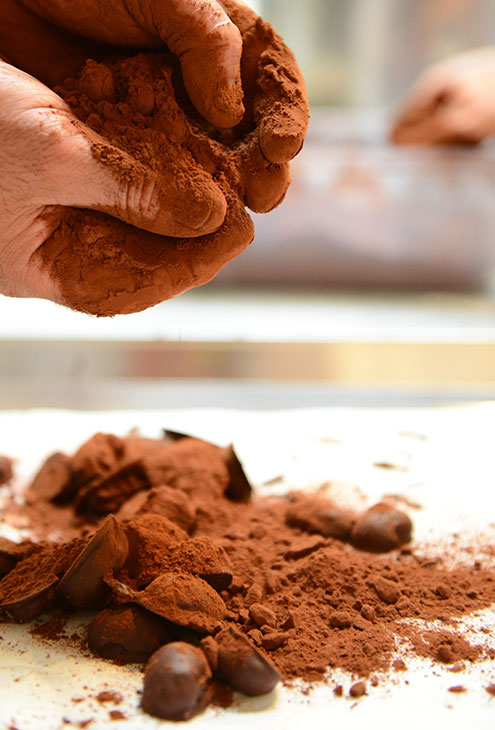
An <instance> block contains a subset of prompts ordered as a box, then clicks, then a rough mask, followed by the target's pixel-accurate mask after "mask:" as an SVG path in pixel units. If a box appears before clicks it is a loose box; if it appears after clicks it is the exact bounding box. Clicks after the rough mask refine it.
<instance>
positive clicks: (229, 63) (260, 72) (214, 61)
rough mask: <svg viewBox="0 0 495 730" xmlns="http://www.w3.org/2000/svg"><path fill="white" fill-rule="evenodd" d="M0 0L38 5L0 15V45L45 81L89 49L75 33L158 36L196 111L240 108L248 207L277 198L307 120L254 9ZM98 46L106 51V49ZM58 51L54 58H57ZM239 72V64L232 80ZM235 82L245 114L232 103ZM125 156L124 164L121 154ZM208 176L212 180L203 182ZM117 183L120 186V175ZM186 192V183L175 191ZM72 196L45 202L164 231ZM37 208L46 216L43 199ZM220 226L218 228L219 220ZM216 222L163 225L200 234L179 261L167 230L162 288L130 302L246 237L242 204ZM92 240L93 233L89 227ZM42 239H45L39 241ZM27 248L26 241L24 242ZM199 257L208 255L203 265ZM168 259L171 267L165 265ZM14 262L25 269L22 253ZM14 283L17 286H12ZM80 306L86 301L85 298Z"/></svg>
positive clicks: (230, 0)
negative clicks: (174, 59) (177, 65)
mask: <svg viewBox="0 0 495 730" xmlns="http://www.w3.org/2000/svg"><path fill="white" fill-rule="evenodd" d="M5 3H6V4H5ZM5 3H4V4H3V5H2V6H1V7H0V13H1V12H2V8H3V12H5V9H7V15H9V14H10V16H11V17H13V15H12V14H13V13H14V15H15V13H17V12H21V13H22V14H25V10H24V5H28V6H29V7H30V8H31V9H32V11H33V12H35V13H38V14H39V15H31V14H30V17H29V23H28V22H27V21H26V20H25V18H24V19H23V22H22V23H19V22H14V23H12V24H11V27H10V28H9V25H8V23H5V22H4V23H3V26H1V27H0V50H1V49H2V47H3V48H5V47H6V49H7V52H8V55H9V57H10V58H11V59H12V61H13V63H15V64H16V65H18V66H20V67H23V68H25V69H27V70H28V71H30V72H31V73H33V74H35V75H36V76H37V77H39V78H41V79H43V80H46V81H47V83H50V84H54V83H56V82H57V81H60V80H61V79H63V78H65V77H66V76H68V75H71V74H73V72H74V69H75V68H77V67H78V66H79V65H80V63H81V60H82V59H83V58H84V57H85V56H86V57H87V56H93V57H95V56H96V57H98V51H97V49H95V47H94V44H93V43H91V44H89V42H88V46H87V47H86V45H85V41H81V40H80V39H81V37H85V38H88V39H92V41H98V42H101V43H119V44H127V45H137V46H140V47H143V46H145V47H159V46H160V45H163V43H164V42H166V43H167V44H168V46H169V47H170V49H171V50H173V51H174V52H175V53H177V54H178V55H179V57H180V61H181V67H182V72H183V75H184V81H185V85H186V89H187V91H188V93H189V96H190V98H191V100H192V101H193V103H194V105H195V106H196V108H197V109H198V110H199V111H200V112H201V114H202V115H203V116H204V117H205V118H206V119H208V120H209V121H210V122H212V123H213V124H214V125H215V126H218V127H229V126H233V125H235V124H236V123H237V122H239V119H240V118H241V116H243V120H242V122H241V123H240V124H238V126H237V128H236V133H237V135H240V134H243V133H248V132H249V131H250V130H251V129H252V130H253V132H252V133H250V137H251V139H252V144H251V145H250V148H249V152H248V154H247V155H246V156H245V159H243V161H242V165H243V168H244V170H243V175H244V178H245V181H246V185H245V191H244V200H245V203H246V204H247V205H248V206H249V207H250V208H251V209H252V210H255V211H257V212H265V211H268V210H270V209H271V208H273V207H275V205H277V204H278V203H280V202H281V200H282V199H283V197H284V195H285V192H286V190H287V187H288V184H289V181H290V177H289V167H288V161H289V160H290V159H292V157H294V156H295V154H297V152H298V151H299V149H300V148H301V146H302V143H303V140H304V136H305V134H306V130H307V125H308V117H309V114H308V105H307V99H306V94H305V87H304V81H303V79H302V76H301V74H300V71H299V69H298V67H297V65H296V63H295V59H294V57H293V54H292V53H291V51H290V50H289V49H287V48H286V47H285V45H284V44H283V43H282V42H281V39H280V38H279V37H278V36H276V34H274V33H273V32H272V31H271V30H269V31H268V29H267V26H266V25H264V26H262V25H261V22H260V20H259V19H258V17H257V16H256V14H255V13H253V12H252V11H250V10H249V9H248V8H247V7H246V6H244V5H243V4H242V3H240V2H237V0H226V1H225V2H222V3H221V4H220V3H218V2H216V1H215V0H182V1H181V0H170V1H169V2H168V3H164V2H160V0H146V1H145V0H141V2H137V1H136V2H132V1H131V0H126V1H125V2H124V0H108V1H107V2H105V3H100V2H96V0H94V2H90V0H73V1H72V2H71V3H70V8H69V7H68V4H67V3H66V2H63V1H62V0H43V2H41V0H22V7H21V4H20V2H19V1H18V0H5ZM9 7H10V10H9ZM225 11H227V13H228V16H227V15H226V13H225ZM40 17H42V18H44V19H46V20H47V21H50V23H55V24H56V25H58V26H59V27H62V28H64V29H65V32H61V31H58V30H56V29H55V28H54V26H52V25H48V24H47V23H45V22H44V21H42V20H40ZM229 17H230V18H231V20H232V21H233V22H231V20H230V19H229ZM14 19H15V18H14ZM7 20H8V18H7ZM26 25H29V28H30V38H31V42H30V43H29V44H26V43H25V42H24V37H23V36H19V35H17V36H16V31H17V29H18V28H19V27H21V28H22V29H23V31H24V30H25V28H26ZM2 27H3V29H4V34H3V36H2V34H1V29H2ZM69 32H70V33H72V34H74V33H75V34H77V36H78V38H77V40H75V37H74V35H71V36H69V35H66V33H69ZM33 48H35V49H37V53H36V54H35V56H34V57H33V55H32V53H31V50H32V49H33ZM90 49H91V52H90ZM106 50H107V52H108V49H106ZM28 51H29V53H27V52H28ZM241 52H242V63H241V62H240V60H241V59H240V56H241ZM26 53H27V55H26ZM100 53H101V49H100ZM62 59H63V64H61V61H62ZM206 61H208V63H206ZM240 74H242V86H241V83H240V78H241V75H240ZM243 92H244V94H245V96H244V105H245V107H246V111H245V114H243V113H244V107H243V104H242V94H243ZM79 128H80V127H79ZM86 137H87V131H86ZM234 137H235V135H234ZM127 158H128V156H127ZM92 164H94V161H92ZM127 164H131V162H130V160H129V159H127ZM114 172H115V173H117V172H118V171H117V170H115V171H114ZM203 174H206V173H204V172H203ZM124 177H125V174H124ZM211 184H212V185H214V183H213V182H212V183H211ZM160 187H161V188H163V187H164V186H163V185H160ZM120 188H121V189H124V190H125V189H126V187H125V185H122V182H121V181H120ZM186 193H187V191H185V193H184V195H185V194H186ZM219 195H220V197H219ZM132 199H133V198H132V196H131V200H132ZM80 201H81V202H73V203H63V202H60V201H59V200H57V201H51V205H52V206H53V205H54V204H55V205H58V206H60V205H77V206H79V207H92V208H95V209H97V210H105V211H106V212H109V213H111V214H112V215H114V216H118V217H120V218H121V219H122V220H127V221H129V222H132V223H134V225H138V226H140V227H142V228H146V229H147V230H152V231H156V232H158V233H161V234H162V235H165V234H167V231H166V230H165V229H164V228H161V229H160V230H159V229H158V228H157V227H156V226H155V227H150V225H149V224H145V225H143V222H140V221H139V218H137V217H136V215H135V214H134V215H132V216H131V217H133V218H134V220H131V219H130V218H129V216H127V217H126V215H122V213H121V209H122V207H123V206H122V205H121V204H119V205H118V206H115V205H114V206H109V205H106V206H104V205H101V204H99V203H97V204H95V203H94V202H93V203H91V204H88V203H85V202H82V200H81V198H80ZM134 202H135V203H136V205H137V207H138V208H140V209H141V210H142V208H143V204H142V203H140V202H139V200H135V201H134ZM209 202H210V204H211V214H212V215H211V220H210V221H209V222H210V223H211V222H212V221H213V220H215V216H218V217H220V216H219V211H220V209H221V208H222V207H223V211H225V201H224V199H223V198H222V197H221V193H219V191H218V189H214V188H211V187H210V196H209ZM236 207H237V208H238V207H239V206H238V205H237V206H236ZM182 208H184V206H182ZM119 209H120V212H119ZM203 212H204V209H203ZM43 215H44V216H45V218H46V209H45V208H44V209H43ZM61 215H62V213H61V211H60V209H58V208H57V209H55V210H54V209H53V208H50V227H47V225H46V223H44V225H43V227H42V230H43V232H47V233H49V228H50V229H55V228H56V227H57V222H56V221H57V220H60V217H61ZM45 218H44V220H45ZM193 218H194V215H193ZM220 223H221V220H219V221H217V225H216V227H218V225H219V224H220ZM119 225H121V229H122V230H121V233H122V238H123V239H125V240H127V239H129V238H132V237H133V234H132V229H129V227H125V226H124V228H122V226H123V224H119ZM232 225H235V226H239V227H238V230H237V234H235V231H233V230H232ZM229 226H230V229H229V230H228V231H227V230H222V229H227V228H229ZM222 229H220V230H219V231H218V232H217V233H216V234H214V235H204V234H206V233H208V231H209V230H211V229H210V227H209V226H208V225H206V226H203V227H202V228H201V229H199V228H198V230H197V231H196V233H195V234H191V233H188V234H185V233H182V234H179V233H172V232H168V235H169V236H174V235H175V236H178V235H183V236H187V237H191V236H192V235H197V236H201V242H202V245H201V246H200V247H199V246H198V248H197V249H195V253H193V252H192V249H190V248H189V247H188V251H189V252H190V254H191V255H190V257H189V258H188V260H187V261H186V262H185V263H184V266H183V267H182V270H181V267H180V263H179V256H178V253H177V252H178V249H179V248H180V247H181V246H182V244H178V245H177V246H175V245H174V244H173V242H171V241H170V239H169V240H168V242H165V241H163V250H162V252H161V256H160V262H161V263H160V267H161V274H160V275H159V276H158V274H157V272H155V274H154V277H153V279H154V280H156V279H157V278H158V279H160V280H161V282H162V290H161V291H162V293H161V295H159V294H158V293H157V291H158V289H157V287H156V286H155V291H154V293H152V292H148V294H149V296H145V294H146V292H141V295H140V298H138V297H137V298H136V302H135V309H142V308H144V307H145V306H150V305H151V304H152V303H156V302H157V301H160V298H161V299H165V298H168V297H169V296H174V295H176V294H178V293H180V292H181V291H184V290H186V289H188V288H190V287H191V286H197V285H199V284H201V283H204V282H205V281H207V280H209V279H210V278H211V277H212V275H214V274H215V273H216V272H217V271H218V270H220V268H222V266H223V265H225V263H227V261H228V260H230V259H231V258H232V257H233V256H234V255H237V254H238V253H240V251H242V250H243V249H244V248H245V247H246V245H248V243H249V242H250V240H251V238H252V224H250V223H249V219H248V218H247V216H246V214H245V213H243V212H241V211H239V210H236V211H235V214H233V215H231V216H230V220H229V221H226V222H225V226H224V227H222ZM62 230H63V226H62V227H60V228H59V229H58V234H59V235H58V241H57V246H55V248H57V247H60V245H62V244H61V240H60V238H61V231H62ZM99 230H100V232H101V235H103V231H107V233H108V223H107V222H106V221H103V220H99ZM155 238H156V237H148V239H149V241H148V245H149V247H150V250H151V246H152V241H153V245H154V246H155V247H156V246H158V245H159V241H158V239H157V240H156V241H155ZM36 240H37V245H38V246H39V247H41V244H43V242H44V241H43V235H42V234H41V233H40V234H39V235H38V236H37V239H36ZM95 240H96V241H98V240H100V239H98V237H97V236H96V237H95ZM229 247H230V249H229ZM44 248H45V249H46V245H45V247H44ZM52 248H53V247H52ZM28 250H29V251H32V245H31V246H30V247H28ZM57 250H58V249H57ZM38 251H39V249H38ZM39 260H40V259H39V256H37V255H34V254H31V257H30V258H29V261H30V265H31V266H33V265H34V263H35V262H36V266H37V267H39ZM205 261H207V262H208V265H207V266H206V271H205V270H204V269H205ZM169 264H171V267H170V271H169V272H168V273H167V271H166V269H167V266H169ZM23 266H24V271H26V258H25V257H24V262H23ZM174 277H175V281H174V282H172V283H171V284H170V285H169V286H165V285H163V282H165V281H166V280H167V279H170V278H172V279H173V278H174ZM28 278H29V277H28ZM45 279H46V274H45ZM23 281H24V284H23V288H22V291H25V292H26V291H28V292H29V294H24V295H25V296H28V295H29V296H46V297H48V298H54V299H56V300H57V301H60V300H61V299H60V297H58V296H57V295H56V294H55V293H54V289H53V282H51V281H50V282H48V284H49V285H47V282H46V281H45V284H44V286H43V290H44V291H45V292H46V293H45V294H41V293H37V292H38V291H39V286H37V285H36V286H33V285H31V286H29V287H27V288H26V275H24V276H23ZM20 290H21V289H20V288H19V287H17V291H20ZM138 299H139V301H138ZM62 301H63V299H62ZM64 303H67V302H66V301H65V302H64ZM120 306H121V305H120V304H119V303H118V302H117V303H116V304H115V309H114V311H113V313H116V312H117V311H123V310H120V309H119V307H120ZM86 311H94V310H93V309H91V306H90V303H88V310H86ZM125 311H132V310H130V309H126V310H125Z"/></svg>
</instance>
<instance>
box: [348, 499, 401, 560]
mask: <svg viewBox="0 0 495 730" xmlns="http://www.w3.org/2000/svg"><path fill="white" fill-rule="evenodd" d="M411 533H412V522H411V520H410V519H409V517H408V516H407V515H406V514H404V512H400V510H398V509H395V508H394V507H390V506H389V505H388V504H385V503H383V502H379V503H378V504H375V505H374V506H373V507H370V509H368V510H366V512H364V514H362V515H361V516H360V517H359V518H358V520H357V522H356V524H355V525H354V527H353V529H352V533H351V542H352V544H353V545H355V546H356V547H358V548H360V549H361V550H367V551H369V552H375V553H386V552H388V551H389V550H394V549H395V548H398V547H400V546H401V545H404V544H405V543H407V542H409V541H410V540H411Z"/></svg>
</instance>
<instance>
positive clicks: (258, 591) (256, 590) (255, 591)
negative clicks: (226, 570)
mask: <svg viewBox="0 0 495 730" xmlns="http://www.w3.org/2000/svg"><path fill="white" fill-rule="evenodd" d="M262 598H263V589H262V587H261V586H260V585H259V583H252V585H250V586H249V588H248V589H247V591H246V605H247V606H250V605H251V604H252V603H259V602H260V601H261V599H262Z"/></svg>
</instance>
